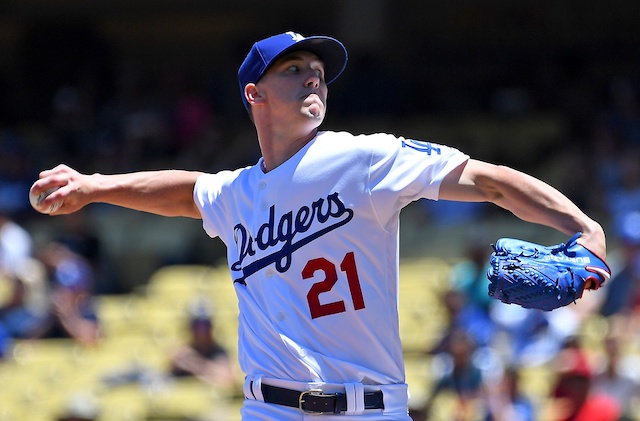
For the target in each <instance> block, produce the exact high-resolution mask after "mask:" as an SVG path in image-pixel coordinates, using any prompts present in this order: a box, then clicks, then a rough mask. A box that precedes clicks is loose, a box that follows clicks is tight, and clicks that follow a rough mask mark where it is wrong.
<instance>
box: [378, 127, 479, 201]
mask: <svg viewBox="0 0 640 421" xmlns="http://www.w3.org/2000/svg"><path fill="white" fill-rule="evenodd" d="M385 137H386V136H383V137H380V138H379V139H377V145H376V146H377V147H374V149H373V151H374V152H373V155H372V161H371V165H370V174H369V176H370V177H369V185H370V189H371V193H372V196H373V197H374V199H376V202H378V203H383V204H384V203H394V204H395V205H396V206H397V207H398V208H401V207H404V206H406V205H407V204H409V203H410V202H412V201H415V200H418V199H422V198H425V199H431V200H438V196H439V192H440V185H441V183H442V180H443V179H444V177H446V176H447V174H449V173H450V172H451V171H452V170H453V169H455V168H456V167H458V166H459V165H461V164H463V163H464V162H466V161H467V160H468V159H469V156H468V155H466V154H464V153H462V152H460V151H459V150H458V149H455V148H452V147H449V146H445V145H440V144H435V143H431V142H425V141H418V140H412V139H405V138H402V137H398V138H396V137H393V136H389V137H386V138H385Z"/></svg>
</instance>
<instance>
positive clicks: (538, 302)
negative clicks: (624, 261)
mask: <svg viewBox="0 0 640 421" xmlns="http://www.w3.org/2000/svg"><path fill="white" fill-rule="evenodd" d="M581 234H582V233H580V232H579V233H576V234H575V235H574V236H573V237H571V239H570V240H569V241H567V242H566V243H563V244H558V245H556V246H542V245H540V244H535V243H530V242H527V241H523V240H517V239H513V238H501V239H499V240H498V241H497V242H496V244H495V245H493V249H494V252H493V253H492V254H491V258H490V261H489V262H490V264H491V267H490V268H489V270H488V271H487V277H488V278H489V281H491V283H490V284H489V296H490V297H493V298H495V299H498V300H500V301H502V302H504V303H507V304H512V303H513V304H518V305H520V306H522V307H524V308H533V309H540V310H544V311H550V310H553V309H556V308H558V307H563V306H566V305H567V304H569V303H572V302H575V301H576V300H577V299H579V298H581V297H582V293H583V292H584V290H585V289H594V290H595V289H598V288H600V286H602V284H603V283H604V282H605V281H606V280H607V279H609V278H610V277H611V269H610V268H609V266H608V265H607V263H606V262H605V261H604V260H602V259H601V258H600V257H598V256H596V255H595V254H593V253H592V252H591V251H590V250H588V249H586V248H585V247H583V246H581V245H580V244H578V243H577V242H576V240H577V239H578V238H579V237H580V235H581Z"/></svg>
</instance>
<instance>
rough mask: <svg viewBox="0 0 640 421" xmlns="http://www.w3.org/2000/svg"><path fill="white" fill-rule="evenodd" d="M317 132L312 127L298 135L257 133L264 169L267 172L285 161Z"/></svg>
mask: <svg viewBox="0 0 640 421" xmlns="http://www.w3.org/2000/svg"><path fill="white" fill-rule="evenodd" d="M317 134H318V129H317V128H314V129H313V130H312V131H311V132H308V133H306V134H304V135H300V136H295V137H292V136H286V135H285V136H273V135H271V136H267V135H265V134H262V135H261V134H260V133H258V142H259V143H260V149H261V150H262V158H263V161H264V171H265V172H269V171H271V170H273V169H274V168H277V167H279V166H280V165H282V164H283V163H285V162H286V161H287V160H288V159H289V158H291V157H292V156H294V155H295V154H296V153H298V151H300V149H302V148H304V147H305V146H306V145H307V144H308V143H309V142H310V141H312V140H313V139H314V138H315V137H316V135H317Z"/></svg>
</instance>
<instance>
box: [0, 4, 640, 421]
mask: <svg viewBox="0 0 640 421" xmlns="http://www.w3.org/2000/svg"><path fill="white" fill-rule="evenodd" d="M639 18H640V3H639V2H637V1H630V0H611V1H609V2H595V1H583V0H555V1H550V0H549V1H547V0H542V1H538V2H522V1H513V0H511V1H507V0H485V1H482V2H477V1H464V0H452V1H446V2H432V1H426V2H425V1H409V0H394V1H391V0H340V1H339V0H327V1H325V2H322V3H307V2H300V1H297V2H293V1H284V0H282V1H275V0H274V1H269V2H266V1H257V0H247V1H242V2H228V1H225V2H223V1H217V0H208V1H204V0H181V1H175V0H126V1H125V0H103V1H95V0H58V1H55V2H51V1H45V0H5V1H3V2H2V3H0V56H1V57H2V60H0V163H1V165H0V215H1V216H0V260H2V267H1V268H0V273H1V274H2V279H3V282H2V285H1V286H0V297H1V303H0V306H2V310H0V338H2V339H1V343H2V344H3V350H4V351H3V352H2V353H3V355H4V362H3V363H2V364H1V365H0V379H3V380H4V382H5V383H3V384H7V385H13V386H12V387H3V390H2V391H0V421H1V420H14V419H15V420H30V421H38V420H45V419H56V418H55V417H61V416H62V415H60V414H62V412H64V410H65V408H67V407H68V406H69V405H72V404H73V405H75V406H76V407H82V405H85V407H90V406H91V405H93V408H94V409H95V410H96V411H94V412H95V414H94V418H96V419H101V420H115V421H117V420H125V419H126V420H137V419H141V420H145V419H156V420H160V419H165V420H170V419H172V420H173V419H175V420H179V419H198V420H204V419H207V420H208V419H221V420H227V419H229V420H234V419H237V412H238V411H237V410H236V407H237V406H238V405H239V402H241V396H240V394H241V392H239V391H238V389H237V388H234V386H233V385H232V386H228V389H225V388H224V387H213V386H211V384H214V385H220V384H222V383H224V381H223V380H221V377H217V378H216V380H211V379H210V378H208V377H207V376H204V375H194V378H195V380H194V379H193V378H192V379H186V380H185V379H184V378H182V377H181V378H180V379H179V380H176V379H175V378H174V376H172V375H171V370H170V369H169V368H168V367H170V363H169V361H170V360H171V357H172V355H174V354H173V352H170V351H169V350H172V349H173V348H174V347H177V345H178V344H179V343H180V342H185V343H190V341H191V339H192V334H194V333H193V329H192V328H193V324H192V323H190V322H189V321H190V320H191V319H192V318H194V317H195V316H194V314H196V313H194V310H193V307H194V304H193V301H194V300H196V299H198V298H202V296H206V298H207V301H209V302H208V303H207V304H206V305H205V306H204V307H205V308H206V313H207V314H208V317H210V318H211V319H213V320H214V321H215V323H210V325H209V326H210V328H211V330H213V327H214V326H215V331H216V332H217V333H219V334H220V335H222V337H221V338H219V339H218V341H219V342H220V343H222V344H224V346H220V347H216V346H213V345H210V347H213V348H215V349H218V348H223V349H224V350H225V352H222V354H225V355H226V354H228V355H230V356H231V358H229V360H231V361H233V354H234V353H235V350H234V349H235V346H236V345H235V336H234V331H233V327H234V323H235V320H234V319H235V317H236V315H237V314H236V309H235V308H234V301H233V300H234V298H233V296H232V293H233V291H232V289H231V286H230V282H228V279H227V277H226V276H227V275H226V273H225V271H224V257H225V255H224V248H223V246H222V244H221V243H220V242H219V240H212V239H209V238H208V237H207V236H206V234H205V233H204V232H203V230H202V228H201V226H200V223H199V221H193V220H186V219H181V218H175V219H170V218H160V217H155V216H152V215H148V214H141V213H136V212H133V211H127V210H123V209H119V208H115V207H111V206H107V205H99V204H95V205H91V206H88V207H87V208H86V209H85V210H84V211H82V212H79V213H77V214H74V215H70V216H64V217H56V218H52V217H48V216H46V215H40V214H38V213H36V212H35V211H33V210H32V209H31V207H30V206H29V202H28V189H29V186H30V185H31V183H33V181H35V180H36V179H37V177H38V173H39V171H41V170H43V169H48V168H51V167H53V166H55V165H57V164H59V163H65V164H68V165H70V166H72V167H74V168H76V169H77V170H79V171H81V172H87V173H92V172H101V173H116V172H125V171H134V170H145V169H161V168H183V169H192V170H202V171H218V170H221V169H231V168H237V167H239V166H245V165H251V164H253V163H255V162H256V161H257V159H258V157H259V150H258V146H257V142H256V139H255V132H254V130H253V126H252V124H251V122H250V121H249V119H248V117H247V115H246V112H245V110H244V108H243V106H242V103H241V101H240V98H239V95H240V89H239V86H238V83H237V78H236V75H237V69H238V67H239V65H240V63H241V61H242V59H243V58H244V56H245V54H246V53H247V51H248V50H249V48H250V47H251V45H252V43H253V42H255V41H256V40H258V39H262V38H264V37H266V36H269V35H272V34H275V33H280V32H284V31H289V30H293V31H297V32H300V33H302V34H304V35H314V34H324V35H331V36H334V37H336V38H338V39H340V40H341V41H343V42H344V44H345V45H346V47H347V49H348V51H349V64H348V66H347V69H346V70H345V72H344V73H343V75H342V76H341V77H340V78H339V79H338V80H337V81H336V82H334V83H333V84H332V85H331V86H330V95H329V113H328V117H327V119H326V121H325V123H324V124H323V128H325V129H334V130H348V131H352V132H354V133H373V132H379V131H381V132H389V133H393V134H396V135H399V136H405V137H409V138H416V139H421V140H429V141H432V142H435V143H443V144H447V145H450V146H454V147H457V148H459V149H461V150H463V151H465V152H467V153H469V154H470V155H471V156H473V157H475V158H478V159H483V160H488V161H492V162H495V163H499V164H506V165H510V166H513V167H515V168H517V169H520V170H522V171H525V172H528V173H530V174H533V175H535V176H536V177H538V178H541V179H543V180H545V181H547V182H549V183H551V184H552V185H554V186H556V187H557V188H558V189H560V190H561V191H562V192H563V193H565V194H566V195H567V196H569V197H570V198H571V199H572V200H574V201H575V202H576V203H577V204H578V205H579V206H580V207H581V208H582V209H583V210H584V211H586V212H587V213H588V214H590V215H592V216H593V217H594V218H596V219H598V220H599V221H600V222H601V223H602V224H603V225H604V227H605V229H606V231H607V233H608V236H609V261H610V263H611V265H612V268H613V269H614V273H615V274H616V275H618V274H619V276H616V277H615V278H614V280H613V281H612V282H610V285H608V286H607V288H604V289H603V290H601V291H598V292H597V293H594V294H590V295H589V297H587V299H584V300H581V302H580V303H579V304H577V305H576V306H571V308H570V309H566V311H564V310H563V311H561V312H558V314H555V313H556V312H554V317H551V316H550V315H549V314H538V313H534V312H526V311H524V312H522V311H519V310H518V309H512V308H510V307H508V306H500V305H498V304H496V303H488V302H487V300H486V293H485V291H486V283H485V282H486V281H485V280H484V279H483V278H484V275H483V273H484V269H485V268H484V266H483V265H484V264H486V259H487V258H488V255H489V253H490V251H491V248H490V246H489V244H490V243H491V242H493V241H495V240H496V239H497V238H498V237H501V236H511V237H520V238H525V239H528V240H531V241H537V242H541V243H547V244H554V243H558V242H562V241H566V239H567V238H565V237H564V236H563V235H559V234H558V233H556V232H553V231H552V230H548V229H546V228H541V227H537V226H530V225H528V224H525V223H523V222H521V221H519V220H517V219H515V218H514V217H513V216H511V215H510V214H508V213H506V212H504V211H502V210H500V209H497V208H495V207H492V206H487V205H483V204H474V205H470V204H467V205H463V204H455V203H447V202H440V203H434V202H427V201H419V202H416V203H414V204H412V205H410V206H409V207H407V209H406V210H405V212H403V215H402V242H401V257H402V259H403V261H404V263H406V267H407V269H406V270H405V272H403V273H405V274H404V275H403V281H404V282H403V295H402V296H401V308H402V309H403V310H402V311H403V314H402V316H401V317H402V319H401V323H402V332H403V335H404V337H405V346H406V354H407V358H408V371H410V373H409V376H410V380H412V379H413V380H415V383H414V385H413V386H412V387H413V388H414V390H413V393H412V396H413V407H414V408H415V414H414V418H415V419H416V420H418V419H427V417H429V418H428V419H460V420H472V419H485V418H484V416H483V415H482V417H483V418H480V417H481V415H479V414H484V413H485V412H487V413H489V412H492V411H493V412H494V414H493V415H492V416H493V417H494V418H493V419H516V418H514V417H511V418H509V417H507V418H500V416H499V415H496V414H498V413H499V412H500V410H499V409H496V408H502V410H504V411H507V410H508V409H509V405H508V404H507V403H505V402H506V401H508V400H505V399H503V398H504V396H506V394H505V393H502V392H501V390H502V389H501V387H502V386H499V385H500V384H502V383H500V381H498V380H501V378H500V379H489V378H488V377H491V376H485V377H487V379H484V380H483V381H482V382H481V383H483V384H489V385H490V386H491V387H488V386H487V387H484V388H481V389H482V390H483V392H478V394H471V396H470V397H469V396H466V395H464V394H461V393H459V392H460V391H459V390H457V389H455V388H454V390H453V391H451V390H449V391H447V390H446V389H447V388H446V387H445V386H444V385H445V384H446V381H444V380H443V379H445V380H446V378H447V377H446V376H447V373H448V371H447V369H446V367H449V366H451V367H453V365H451V364H453V363H452V362H451V361H453V360H455V358H453V357H452V354H451V352H452V350H451V349H449V348H450V346H449V345H446V346H445V345H443V344H442V343H441V342H443V343H448V342H449V339H450V336H451V337H453V338H457V337H458V335H457V333H458V332H457V329H458V328H461V329H462V330H464V331H465V332H466V333H469V332H471V333H472V336H473V338H472V339H473V341H472V342H473V343H474V346H473V347H472V348H473V349H472V351H473V352H471V351H469V352H470V353H469V355H471V354H473V355H475V356H478V355H479V357H477V358H476V359H477V360H479V361H481V362H482V364H480V365H479V367H480V368H478V370H480V371H479V372H481V373H485V374H486V373H496V372H499V373H505V374H506V373H509V372H510V371H509V370H507V368H512V367H511V365H513V367H516V368H518V370H524V371H523V372H522V373H520V372H518V374H520V375H523V376H528V377H527V378H526V380H525V381H523V382H522V383H524V384H525V385H526V386H527V388H525V392H527V393H526V394H527V396H528V397H529V398H530V399H531V400H532V401H533V402H534V403H535V407H536V408H537V409H538V411H537V415H536V417H537V418H536V419H549V420H552V419H564V418H561V416H560V415H555V414H557V413H561V412H562V410H558V409H557V408H556V406H554V404H553V402H555V401H556V400H557V399H555V398H557V396H556V397H554V396H551V394H552V392H553V391H552V390H551V389H552V385H553V384H554V381H555V380H556V376H558V375H559V372H558V371H557V370H556V367H555V366H554V362H555V360H556V358H557V357H559V356H560V354H561V352H560V351H561V350H562V351H564V350H566V348H570V349H571V350H573V349H574V348H580V349H582V347H584V344H585V343H586V344H587V345H588V346H587V349H588V350H589V351H590V352H587V354H588V355H587V357H588V360H589V363H590V365H589V367H590V369H589V370H588V372H589V376H588V378H589V380H590V384H591V383H594V384H595V383H596V382H595V380H594V379H595V377H596V375H597V374H601V373H603V372H605V371H606V370H605V367H606V366H607V364H606V362H607V361H609V360H614V359H615V361H618V359H619V360H621V361H622V360H623V362H624V364H626V365H623V363H620V364H621V366H623V367H624V368H622V369H619V370H618V371H621V372H625V373H626V374H627V376H626V377H625V379H624V381H623V380H621V381H620V383H622V384H624V385H625V386H619V387H616V388H614V387H613V386H610V387H608V390H614V389H615V390H619V389H622V390H624V391H625V392H624V393H626V394H623V393H622V392H620V394H619V395H618V396H617V398H618V400H620V399H627V401H625V402H628V403H627V404H625V405H622V406H624V408H622V410H621V411H620V413H621V414H625V415H620V416H619V417H618V419H640V418H638V417H637V414H638V413H640V409H639V406H638V396H639V395H638V390H637V388H636V386H635V384H636V383H637V382H638V379H639V378H640V375H639V374H638V373H637V372H636V371H637V367H638V365H636V366H635V367H636V371H634V370H631V369H629V367H634V364H632V362H637V360H635V359H634V358H637V355H638V350H639V349H640V328H638V326H637V325H638V324H637V318H636V313H637V311H638V309H639V308H640V307H639V306H640V287H639V285H640V252H639V249H640V153H639V151H640V103H639V102H638V101H639V99H640V98H639V96H638V95H639V90H638V89H640V85H639V83H640V72H639V70H640V26H639V25H638V23H637V22H638V20H639ZM220 268H221V269H220ZM227 294H229V295H227ZM460 300H462V301H460ZM461 302H462V304H460V303H461ZM71 303H73V305H72V304H71ZM229 303H230V305H229ZM201 304H202V303H200V305H199V306H197V307H198V309H199V310H198V311H199V312H202V311H204V310H202V308H201V307H202V305H201ZM402 304H404V305H402ZM75 305H77V307H78V308H77V309H75V310H74V311H70V310H69V308H72V307H73V306H75ZM507 307H508V308H507ZM461 309H462V310H464V311H462V310H461ZM425 312H428V314H425ZM198 314H200V313H198ZM434 315H436V316H434ZM514 320H515V321H514ZM520 323H522V324H520ZM198 326H201V324H198ZM454 328H455V329H454ZM478 332H485V333H486V332H490V333H491V334H489V333H486V335H484V336H482V335H480V336H482V337H479V335H478ZM515 332H520V333H522V332H526V335H520V336H525V337H519V336H518V335H515ZM611 344H615V345H611ZM439 345H441V346H439ZM614 348H615V349H618V350H621V351H619V353H618V354H615V355H616V356H615V357H614V356H612V355H614V354H613V353H614V351H611V349H614ZM214 354H216V355H218V354H219V353H214ZM180 355H184V354H183V353H181V354H180ZM505 355H506V356H505ZM532 355H533V356H538V358H537V359H536V358H534V357H532ZM532 358H533V360H532ZM492 361H494V362H495V361H502V362H503V363H504V362H505V361H508V362H509V364H498V365H501V366H502V367H501V368H500V369H496V368H495V366H493V365H491V364H493V363H492ZM145 362H146V363H148V364H146V365H145V364H143V363H145ZM234 364H235V363H230V365H231V366H233V365H234ZM447 364H449V365H447ZM507 365H508V366H509V367H507ZM80 366H81V367H83V368H82V369H79V368H78V367H80ZM89 367H92V369H89ZM488 367H489V368H488ZM211 370H213V371H215V372H220V371H221V369H211ZM225 370H226V369H225ZM483 370H484V371H483ZM598 370H600V371H598ZM78 371H80V372H78ZM222 371H224V370H222ZM454 371H455V370H454ZM614 371H615V370H614ZM107 372H109V373H112V374H113V373H116V374H117V375H116V376H115V377H114V376H111V377H109V376H107V377H106V378H105V376H106V373H107ZM582 373H583V374H584V370H583V371H582ZM167 376H169V377H170V379H171V381H169V380H167V378H168V377H167ZM234 376H235V378H236V380H237V379H238V378H240V376H239V374H238V373H237V372H235V374H233V375H231V377H234ZM412 376H413V377H412ZM183 377H184V376H183ZM186 377H189V376H186ZM222 377H224V376H222ZM627 377H629V378H631V380H628V379H627ZM414 378H415V379H414ZM158 379H159V380H158ZM616 380H617V379H616ZM190 381H193V382H190ZM607 381H610V382H612V383H611V384H613V383H614V380H612V379H608V380H607ZM232 383H233V382H232ZM454 383H455V382H454ZM169 384H171V386H169ZM615 384H619V383H615ZM202 385H206V387H204V388H203V387H201V386H202ZM438 385H441V386H438ZM235 386H237V384H236V385H235ZM594 388H595V386H594ZM441 389H442V390H444V392H441V391H440V390H441ZM603 389H605V390H606V389H607V387H603ZM9 390H11V391H12V393H9ZM52 390H56V391H57V392H58V393H52ZM630 390H631V392H629V391H630ZM78 391H81V392H83V394H82V396H80V397H78V396H77V393H76V392H78ZM436 391H437V393H436ZM127 393H129V394H127ZM590 393H595V392H593V390H592V391H591V392H590ZM212 394H213V395H215V396H213V397H212ZM463 395H464V396H463ZM83 396H84V398H83ZM184 396H189V397H190V398H185V397H184ZM620 396H622V398H621V397H620ZM631 397H633V399H631ZM587 401H588V400H587ZM78 402H79V403H78ZM167 402H168V403H167ZM179 402H183V404H182V405H181V404H179ZM184 402H187V403H184ZM469 402H472V403H469ZM496 402H498V403H496ZM73 405H72V406H73ZM474 405H478V406H474ZM188 407H191V408H192V409H193V408H196V409H194V410H192V411H191V412H189V411H188V410H187V409H186V408H188ZM470 407H473V408H479V407H482V408H483V410H482V411H480V410H477V411H472V410H469V409H468V408H470ZM225 408H230V409H228V410H227V409H225ZM461 408H462V409H461ZM487 408H488V409H487ZM505 408H507V409H505ZM85 409H86V408H85ZM484 409H486V411H485V410H484ZM511 410H512V411H514V409H513V408H511ZM87 411H89V410H87ZM89 412H90V411H89ZM89 412H87V413H89ZM550 414H552V415H550ZM439 416H442V417H443V418H438V417H439ZM474 416H475V417H476V418H474ZM420 417H422V418H420ZM623 417H627V418H623ZM634 417H635V418H634ZM77 418H78V417H77ZM80 418H81V417H80ZM85 418H87V417H85ZM523 419H526V418H523ZM584 419H589V418H584ZM612 419H613V418H612Z"/></svg>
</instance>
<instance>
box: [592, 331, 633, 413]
mask: <svg viewBox="0 0 640 421" xmlns="http://www.w3.org/2000/svg"><path fill="white" fill-rule="evenodd" d="M621 339H622V338H619V337H617V336H613V335H610V336H608V337H607V338H605V341H604V351H605V355H604V361H603V364H602V366H601V367H599V368H598V369H597V370H594V376H593V382H592V384H593V391H594V393H599V394H602V395H605V396H609V397H611V398H613V399H615V401H616V402H617V403H618V405H619V406H620V407H621V408H622V409H623V413H624V415H623V418H620V420H619V421H623V420H625V421H626V420H628V421H631V420H633V419H635V418H634V414H633V411H634V409H633V408H632V405H633V404H634V400H636V401H637V400H638V399H640V364H639V362H640V361H638V357H637V356H634V357H632V356H630V355H624V354H623V350H622V349H621V345H622V344H621Z"/></svg>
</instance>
